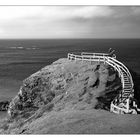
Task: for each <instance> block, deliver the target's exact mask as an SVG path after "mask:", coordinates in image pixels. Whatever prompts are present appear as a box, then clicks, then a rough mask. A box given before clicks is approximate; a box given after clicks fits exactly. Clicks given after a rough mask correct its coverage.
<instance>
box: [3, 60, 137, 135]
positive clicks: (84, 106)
mask: <svg viewBox="0 0 140 140" xmlns="http://www.w3.org/2000/svg"><path fill="white" fill-rule="evenodd" d="M120 89H121V82H120V79H119V77H118V74H117V72H116V71H114V69H113V68H111V67H110V66H108V65H107V64H103V63H94V62H92V63H90V62H82V61H69V60H67V59H65V58H64V59H59V60H58V61H56V62H54V63H53V64H52V65H49V66H46V67H44V68H43V69H41V70H40V71H38V72H37V73H35V74H33V75H31V76H30V77H28V78H27V79H25V80H24V81H23V85H22V86H21V88H20V91H19V93H18V95H17V96H16V97H15V98H14V99H13V100H12V101H11V103H10V106H9V107H10V108H9V111H8V113H9V118H7V119H6V120H5V121H3V122H2V123H1V133H8V134H9V133H11V134H13V133H15V134H19V133H20V134H24V133H25V134H26V133H30V134H33V133H34V134H37V133H39V134H42V133H43V134H44V133H46V134H51V133H63V134H64V133H65V134H66V133H121V132H122V133H127V132H130V133H132V131H131V130H130V131H126V130H125V128H126V127H127V125H128V123H129V125H131V124H130V122H129V121H130V120H131V119H133V117H132V116H130V115H127V116H128V119H126V117H123V115H122V116H121V118H122V120H120V121H121V123H123V124H124V126H123V127H122V128H121V129H120V130H119V127H121V126H120V125H121V124H120V123H118V122H117V121H119V119H120V118H119V117H120V115H116V114H113V113H110V112H109V109H110V102H111V101H112V100H113V99H114V97H115V96H116V95H117V94H118V93H119V90H120ZM96 109H105V110H108V111H105V110H96ZM112 117H113V118H112ZM125 119H126V121H124V120H125ZM137 120H139V117H136V120H135V121H134V122H133V123H134V124H135V123H137ZM114 127H115V128H114ZM105 128H107V129H105ZM135 129H136V130H137V129H138V126H135V128H134V129H133V131H134V130H135ZM138 132H139V130H138ZM136 133H137V131H136Z"/></svg>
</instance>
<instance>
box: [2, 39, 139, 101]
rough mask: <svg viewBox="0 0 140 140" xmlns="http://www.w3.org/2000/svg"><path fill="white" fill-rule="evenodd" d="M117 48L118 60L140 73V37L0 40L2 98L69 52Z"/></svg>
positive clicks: (8, 97) (13, 93)
mask: <svg viewBox="0 0 140 140" xmlns="http://www.w3.org/2000/svg"><path fill="white" fill-rule="evenodd" d="M109 48H112V49H114V50H115V54H116V56H117V59H118V60H120V61H121V62H122V63H124V64H125V65H126V66H128V67H129V68H131V69H132V70H133V71H135V72H137V73H140V39H12V40H9V39H4V40H0V101H3V100H11V99H12V98H13V97H14V96H15V95H17V93H18V90H19V88H20V86H21V85H22V81H23V80H24V79H25V78H27V77H28V76H30V75H31V74H33V73H35V72H36V71H38V70H39V69H41V68H43V67H45V66H46V65H49V64H51V63H52V62H54V61H56V60H57V59H59V58H66V57H67V53H70V52H71V53H80V52H104V53H107V52H108V49H109Z"/></svg>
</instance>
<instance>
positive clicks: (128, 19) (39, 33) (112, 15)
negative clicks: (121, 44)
mask: <svg viewBox="0 0 140 140" xmlns="http://www.w3.org/2000/svg"><path fill="white" fill-rule="evenodd" d="M0 38H140V7H138V6H137V7H136V6H133V7H132V6H131V7H130V6H126V7H125V6H118V7H115V6H0Z"/></svg>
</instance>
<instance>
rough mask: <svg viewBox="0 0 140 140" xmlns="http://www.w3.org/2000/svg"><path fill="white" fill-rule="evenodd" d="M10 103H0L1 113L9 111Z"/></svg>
mask: <svg viewBox="0 0 140 140" xmlns="http://www.w3.org/2000/svg"><path fill="white" fill-rule="evenodd" d="M9 103H10V101H1V102H0V111H7V110H8V106H9Z"/></svg>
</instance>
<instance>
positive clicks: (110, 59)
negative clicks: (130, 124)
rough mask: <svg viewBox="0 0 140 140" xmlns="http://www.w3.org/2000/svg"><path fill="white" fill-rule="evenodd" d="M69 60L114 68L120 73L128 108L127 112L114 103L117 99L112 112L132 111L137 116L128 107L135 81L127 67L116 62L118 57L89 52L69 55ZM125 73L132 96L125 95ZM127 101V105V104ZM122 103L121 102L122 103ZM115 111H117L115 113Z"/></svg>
mask: <svg viewBox="0 0 140 140" xmlns="http://www.w3.org/2000/svg"><path fill="white" fill-rule="evenodd" d="M68 59H69V60H82V61H83V60H85V61H100V62H106V63H107V64H108V65H110V66H112V67H113V68H114V69H116V70H117V71H118V73H119V77H120V78H121V83H122V95H121V96H122V97H124V98H125V100H122V101H124V106H125V107H126V110H125V109H124V108H121V107H119V106H117V105H115V104H114V101H116V99H114V100H113V101H112V103H111V111H112V112H114V113H121V114H123V113H129V112H130V111H133V114H135V113H134V112H135V111H134V110H132V109H130V106H129V105H128V102H129V101H128V100H127V99H129V98H130V97H131V98H132V97H133V92H134V89H133V86H134V83H133V79H132V76H131V74H130V72H129V70H128V69H127V67H126V66H125V65H124V64H123V63H121V62H120V61H118V60H116V57H114V56H110V55H109V54H107V53H88V52H82V53H81V55H74V54H71V53H68ZM124 73H125V74H126V75H127V77H128V79H129V80H130V83H129V84H130V87H131V88H130V89H129V90H130V94H128V93H125V90H124V89H125V80H124ZM128 95H130V97H129V96H128ZM117 100H119V101H120V98H118V99H117ZM126 101H127V103H126ZM120 102H121V101H120ZM115 109H116V110H117V111H115Z"/></svg>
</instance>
